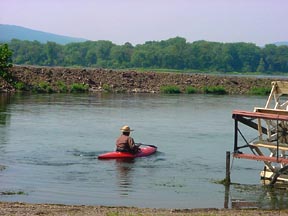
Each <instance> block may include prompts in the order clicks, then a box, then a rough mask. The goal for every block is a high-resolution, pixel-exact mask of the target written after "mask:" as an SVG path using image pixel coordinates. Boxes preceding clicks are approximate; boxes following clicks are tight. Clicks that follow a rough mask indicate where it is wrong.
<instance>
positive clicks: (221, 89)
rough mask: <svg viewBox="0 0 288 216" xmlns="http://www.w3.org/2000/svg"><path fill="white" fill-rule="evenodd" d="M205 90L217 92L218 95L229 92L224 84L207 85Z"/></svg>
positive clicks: (210, 92)
mask: <svg viewBox="0 0 288 216" xmlns="http://www.w3.org/2000/svg"><path fill="white" fill-rule="evenodd" d="M203 92H204V93H205V94H217V95H224V94H227V93H228V92H227V91H226V90H225V88H224V87H223V86H205V87H203Z"/></svg>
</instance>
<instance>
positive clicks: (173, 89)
mask: <svg viewBox="0 0 288 216" xmlns="http://www.w3.org/2000/svg"><path fill="white" fill-rule="evenodd" d="M160 92H162V93H165V94H179V93H181V91H180V88H179V87H178V86H172V85H171V86H161V87H160Z"/></svg>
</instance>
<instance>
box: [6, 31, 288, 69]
mask: <svg viewBox="0 0 288 216" xmlns="http://www.w3.org/2000/svg"><path fill="white" fill-rule="evenodd" d="M8 45H9V48H10V49H11V50H12V51H13V55H12V59H13V63H14V64H26V65H40V66H81V67H102V68H116V69H125V68H153V69H173V70H199V71H211V72H212V71H218V72H261V73H275V72H284V73H285V72H288V46H276V45H274V44H268V45H266V46H265V47H258V46H256V45H255V44H253V43H244V42H239V43H220V42H209V41H195V42H192V43H190V42H187V41H186V39H185V38H182V37H175V38H171V39H168V40H162V41H148V42H145V43H144V44H138V45H135V46H133V45H132V44H131V43H129V42H127V43H125V44H124V45H116V44H113V43H112V42H111V41H105V40H99V41H86V42H79V43H69V44H66V45H60V44H57V43H55V42H47V43H46V44H42V43H40V42H38V41H21V40H16V39H13V40H12V41H11V42H9V43H8Z"/></svg>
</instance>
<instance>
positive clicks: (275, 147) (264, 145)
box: [250, 143, 288, 151]
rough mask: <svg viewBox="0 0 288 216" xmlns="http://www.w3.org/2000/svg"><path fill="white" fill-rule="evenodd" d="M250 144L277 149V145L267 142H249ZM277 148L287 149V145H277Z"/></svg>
mask: <svg viewBox="0 0 288 216" xmlns="http://www.w3.org/2000/svg"><path fill="white" fill-rule="evenodd" d="M250 145H251V146H255V147H263V148H270V149H277V145H273V144H268V143H253V144H250ZM278 149H279V150H283V151H288V146H283V145H279V148H278Z"/></svg>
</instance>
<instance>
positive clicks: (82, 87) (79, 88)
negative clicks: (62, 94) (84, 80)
mask: <svg viewBox="0 0 288 216" xmlns="http://www.w3.org/2000/svg"><path fill="white" fill-rule="evenodd" d="M88 89H89V86H88V85H87V84H81V83H74V84H72V85H71V87H70V91H71V92H73V93H75V92H86V91H88Z"/></svg>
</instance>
